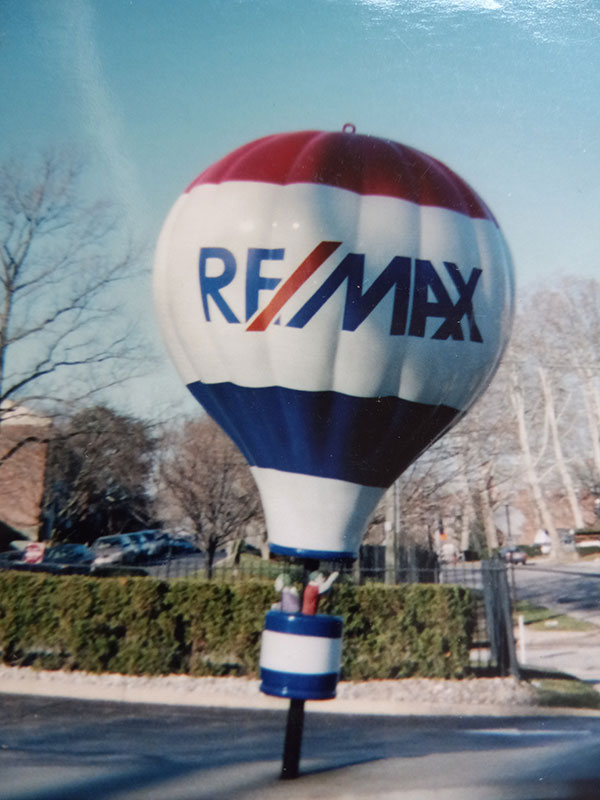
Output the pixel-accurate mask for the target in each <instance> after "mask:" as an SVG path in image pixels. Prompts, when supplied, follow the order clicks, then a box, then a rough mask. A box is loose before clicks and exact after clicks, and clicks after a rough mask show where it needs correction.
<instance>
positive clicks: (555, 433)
mask: <svg viewBox="0 0 600 800" xmlns="http://www.w3.org/2000/svg"><path fill="white" fill-rule="evenodd" d="M538 374H539V376H540V381H541V384H542V393H543V395H544V402H545V406H546V418H547V420H548V424H549V426H550V433H551V435H552V445H553V448H554V458H555V459H556V467H557V469H558V472H559V474H560V477H561V481H562V484H563V487H564V490H565V494H566V495H567V500H568V501H569V505H570V506H571V513H572V514H573V523H574V525H575V527H576V528H583V527H584V522H583V514H582V512H581V507H580V505H579V501H578V499H577V494H576V492H575V487H574V486H573V481H572V480H571V476H570V474H569V470H568V469H567V464H566V461H565V457H564V453H563V449H562V444H561V441H560V433H559V430H558V422H557V419H556V410H555V407H554V397H553V396H552V387H551V386H550V381H549V379H548V374H547V372H546V370H545V369H544V368H543V367H538Z"/></svg>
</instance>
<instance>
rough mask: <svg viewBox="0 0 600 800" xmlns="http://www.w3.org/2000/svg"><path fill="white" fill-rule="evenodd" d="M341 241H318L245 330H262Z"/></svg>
mask: <svg viewBox="0 0 600 800" xmlns="http://www.w3.org/2000/svg"><path fill="white" fill-rule="evenodd" d="M340 245H341V242H320V243H319V244H318V245H317V246H316V247H315V249H314V250H313V251H312V252H311V253H310V254H309V255H308V256H307V257H306V258H305V259H304V261H303V262H302V263H301V264H300V265H299V266H298V267H296V269H295V270H294V271H293V272H292V274H291V275H290V277H289V278H288V279H287V281H285V283H283V284H282V285H281V286H280V288H279V289H278V290H277V292H276V293H275V294H274V295H273V297H272V298H271V301H270V302H269V304H268V305H267V306H265V308H263V310H262V311H261V312H260V314H259V315H258V316H257V317H256V318H255V319H254V321H253V322H251V323H250V325H248V327H247V328H246V330H247V331H264V330H265V328H267V326H268V325H269V323H270V322H271V321H272V320H273V318H274V317H275V316H276V315H277V314H278V313H279V312H280V311H281V309H282V308H283V306H284V305H285V304H286V303H287V301H288V300H289V299H290V297H292V295H294V294H295V293H296V292H297V291H298V289H299V288H300V287H301V286H302V284H303V283H305V282H306V281H307V280H308V279H309V278H310V276H311V275H312V274H313V273H314V272H316V271H317V270H318V269H319V267H320V266H321V264H323V263H324V262H325V261H326V260H327V259H328V258H329V256H330V255H331V254H332V253H333V252H334V251H335V250H337V248H338V247H339V246H340Z"/></svg>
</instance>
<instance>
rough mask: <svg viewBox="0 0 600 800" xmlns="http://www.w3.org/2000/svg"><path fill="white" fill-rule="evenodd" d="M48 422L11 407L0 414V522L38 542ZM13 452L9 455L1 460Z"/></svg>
mask: <svg viewBox="0 0 600 800" xmlns="http://www.w3.org/2000/svg"><path fill="white" fill-rule="evenodd" d="M51 424H52V423H51V421H50V420H49V419H48V418H47V417H43V416H41V415H39V414H36V413H35V412H33V411H31V410H29V409H27V408H24V407H23V406H17V405H14V404H12V403H10V404H9V403H4V404H3V406H2V409H1V413H0V522H2V523H5V525H8V526H10V528H14V529H16V530H17V531H20V532H22V533H23V534H25V535H26V536H27V537H28V538H30V539H37V535H38V524H39V518H40V508H41V502H42V493H43V489H44V471H45V466H46V452H47V447H48V446H47V444H46V442H45V440H46V439H47V433H48V429H49V428H50V426H51ZM11 451H12V455H10V457H8V458H7V459H6V461H4V460H3V459H4V458H5V457H6V456H7V455H8V454H9V453H11Z"/></svg>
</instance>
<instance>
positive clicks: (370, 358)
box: [155, 181, 513, 410]
mask: <svg viewBox="0 0 600 800" xmlns="http://www.w3.org/2000/svg"><path fill="white" fill-rule="evenodd" d="M322 241H339V242H341V245H340V246H339V247H338V248H337V250H336V251H335V252H334V253H333V254H332V255H331V256H329V258H328V259H327V260H326V261H325V262H324V263H323V264H322V265H321V266H320V267H319V269H317V270H316V272H315V273H314V274H313V275H312V276H311V277H310V278H309V279H308V280H307V281H306V282H305V283H304V284H303V285H302V286H301V287H300V288H299V289H298V291H297V292H296V293H295V294H294V295H293V296H292V297H291V298H290V299H289V300H288V301H287V302H286V303H285V305H284V306H283V308H282V309H281V312H280V313H279V314H278V315H277V317H278V320H279V323H278V324H275V320H273V322H271V324H270V325H269V326H268V327H267V328H266V330H264V331H261V332H250V331H247V330H246V328H247V326H248V321H247V320H246V280H247V275H246V265H247V261H248V252H249V249H250V248H265V249H283V250H284V257H283V259H274V260H265V261H263V262H262V264H261V275H262V276H263V277H265V278H279V279H280V281H281V282H280V284H279V286H281V284H282V283H283V282H284V281H285V280H286V279H287V278H288V277H289V276H290V275H291V274H292V273H293V272H294V270H295V269H296V268H297V267H298V265H299V264H301V262H302V261H303V260H304V259H305V258H306V257H307V256H308V255H309V253H310V252H311V251H312V250H313V249H314V248H315V247H316V246H317V245H318V244H319V243H320V242H322ZM209 247H212V248H225V249H226V250H228V251H229V252H230V253H231V254H232V256H233V258H234V259H235V264H236V268H237V269H236V273H235V277H234V278H233V279H232V280H231V282H230V283H228V284H227V285H225V286H223V287H222V288H221V289H220V290H219V291H220V296H221V298H222V300H223V301H224V302H225V303H226V304H227V306H228V308H229V309H230V310H231V312H232V313H233V314H235V316H236V318H237V320H238V322H235V323H232V322H228V321H227V320H226V319H225V317H224V315H223V314H222V313H221V311H220V310H219V308H218V307H217V304H216V303H215V302H214V300H213V299H212V297H210V296H209V297H208V298H207V303H208V310H209V314H210V320H207V319H206V316H205V311H204V307H203V303H202V296H201V290H200V281H199V255H200V251H201V249H202V248H209ZM349 253H361V254H364V255H365V276H364V283H363V286H362V294H363V295H364V293H365V292H366V291H367V290H368V288H369V286H370V285H371V284H372V283H373V281H374V280H375V279H376V278H377V276H378V275H379V274H381V272H382V271H383V270H384V268H385V267H386V266H387V265H388V264H389V262H390V261H391V259H393V258H394V257H395V256H405V257H408V258H410V259H413V260H414V259H417V258H419V259H426V260H429V261H431V263H432V264H433V266H434V268H435V269H436V271H437V272H438V274H439V276H440V278H441V280H442V281H443V283H444V286H445V287H446V289H447V291H448V294H449V295H450V297H451V298H452V302H453V303H456V302H457V301H458V299H459V290H457V288H456V287H455V285H454V284H453V282H452V280H451V278H450V277H449V274H448V272H447V270H446V268H445V267H444V262H445V261H447V262H452V263H455V264H456V265H457V266H458V268H459V270H460V273H461V275H462V277H463V279H464V281H465V282H466V281H468V280H469V277H470V275H471V272H472V270H473V269H481V270H482V274H481V276H480V278H479V280H478V283H477V286H476V289H475V292H474V295H473V310H474V315H475V321H476V323H477V326H478V328H479V330H480V331H481V334H482V338H483V343H482V342H476V341H471V339H470V331H469V325H468V322H467V319H466V317H464V318H463V319H462V322H461V328H462V331H463V335H464V339H463V340H453V339H450V338H449V339H443V340H435V339H432V338H431V337H432V336H433V334H434V332H435V331H436V330H437V329H438V328H439V326H440V325H441V324H442V322H443V319H441V318H435V317H431V318H429V319H428V322H427V326H426V331H425V336H423V337H419V336H411V335H408V326H409V325H410V319H411V306H412V289H411V296H410V298H409V303H408V308H409V315H408V324H407V332H406V333H405V334H404V335H393V336H392V335H390V325H391V318H392V307H393V300H394V289H391V290H390V291H389V292H388V293H387V295H386V296H385V297H384V298H383V299H382V300H381V302H379V303H378V304H377V306H376V307H375V308H374V309H373V311H372V312H371V313H370V314H369V316H368V317H367V318H366V319H365V321H364V322H363V323H362V324H361V325H359V327H358V328H357V329H356V330H354V331H344V330H342V320H343V315H344V308H345V304H346V292H347V286H346V283H347V282H346V281H345V282H344V283H343V284H342V285H341V286H340V287H339V288H338V289H337V291H336V292H335V293H334V294H333V295H332V296H331V297H330V298H329V299H328V300H327V302H326V303H325V304H324V305H323V306H322V308H320V309H319V310H318V311H317V313H315V315H314V316H313V317H312V318H311V319H310V320H309V321H308V322H307V323H306V325H305V326H304V327H302V328H293V327H288V326H287V323H288V322H289V321H290V320H291V319H292V317H293V316H294V314H295V313H296V312H297V311H298V310H299V309H300V308H301V307H302V306H303V305H304V303H305V302H306V301H307V300H308V299H309V298H310V297H311V296H313V295H314V293H315V292H316V291H317V290H318V289H319V287H321V286H322V284H323V282H324V281H325V280H326V279H327V277H328V276H329V275H331V273H332V272H333V270H334V269H335V268H336V267H337V266H338V264H339V263H340V261H341V260H342V258H343V257H344V256H346V255H347V254H349ZM222 272H223V263H222V262H220V261H219V259H213V260H212V261H209V262H207V275H208V276H209V277H215V276H217V277H218V276H219V275H220V274H221V273H222ZM155 276H156V277H155V296H156V304H157V310H158V315H159V320H160V323H161V327H162V329H163V332H164V335H165V338H166V340H167V343H168V347H169V349H170V351H171V355H172V357H173V359H174V361H175V363H176V364H177V367H178V369H179V371H180V373H181V375H182V377H183V379H184V380H185V381H186V383H190V382H193V381H197V380H201V381H204V382H207V383H220V382H232V383H234V384H238V385H241V386H250V387H260V386H284V387H287V388H291V389H299V390H306V391H325V390H333V391H337V392H342V393H345V394H349V395H354V396H358V397H378V396H379V397H381V396H385V395H391V396H398V397H401V398H403V399H406V400H411V401H416V402H421V403H426V404H429V405H438V404H445V405H448V406H451V407H453V408H456V409H461V410H462V409H466V408H467V407H468V406H469V405H470V403H471V402H472V400H473V399H474V398H475V397H477V396H478V395H479V394H480V393H481V391H483V389H484V388H485V386H486V385H487V382H488V380H489V378H490V376H491V375H492V374H493V372H494V370H495V367H496V365H497V363H498V360H499V358H500V356H501V354H502V350H503V347H504V344H505V340H506V335H507V331H508V330H509V328H510V322H511V317H512V311H513V285H512V271H511V266H510V255H509V253H508V248H507V246H506V244H505V241H504V238H503V236H502V234H501V232H500V231H499V229H498V227H497V226H496V225H495V224H494V223H493V222H491V221H490V220H478V219H476V220H473V219H471V218H470V217H467V216H464V215H463V214H460V213H457V212H454V211H449V210H447V209H441V208H434V207H421V206H418V205H416V204H414V203H410V202H407V201H404V200H399V199H395V198H389V197H379V196H367V197H363V196H361V195H358V194H356V193H354V192H350V191H347V190H343V189H337V188H333V187H329V186H320V185H313V184H293V185H290V186H274V185H272V184H263V183H253V182H241V181H240V182H227V183H223V184H220V185H212V184H210V185H200V186H197V187H196V188H194V189H193V190H192V191H191V192H190V193H189V194H186V195H183V196H182V197H181V198H180V199H179V201H178V202H177V203H176V204H175V206H174V208H173V209H172V211H171V214H170V215H169V217H168V219H167V221H166V223H165V226H164V228H163V231H162V233H161V237H160V240H159V244H158V247H157V255H156V270H155ZM412 280H414V261H413V266H412ZM277 288H279V287H276V288H274V289H272V288H269V289H263V290H261V291H260V292H259V294H258V301H259V312H260V310H261V309H263V308H264V307H265V306H266V305H267V304H268V302H269V301H270V300H271V298H272V297H273V295H274V294H275V292H276V291H277ZM430 300H431V302H435V298H434V297H433V296H432V297H431V298H430Z"/></svg>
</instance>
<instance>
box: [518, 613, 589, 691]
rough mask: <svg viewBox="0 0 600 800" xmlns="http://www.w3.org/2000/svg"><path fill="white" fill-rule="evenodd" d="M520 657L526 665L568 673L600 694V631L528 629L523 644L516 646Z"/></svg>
mask: <svg viewBox="0 0 600 800" xmlns="http://www.w3.org/2000/svg"><path fill="white" fill-rule="evenodd" d="M515 637H518V630H516V631H515ZM523 649H524V653H522V651H523ZM517 655H518V657H519V661H520V662H521V663H522V665H523V666H527V667H533V668H537V669H543V670H546V669H547V670H552V671H557V672H565V673H567V674H568V675H573V676H574V677H575V678H579V680H582V681H585V682H586V683H589V684H591V685H593V686H594V687H595V688H596V689H598V690H599V691H600V628H598V630H597V631H594V630H592V631H553V630H548V631H535V630H530V629H529V628H526V629H525V639H524V642H523V643H517Z"/></svg>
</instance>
